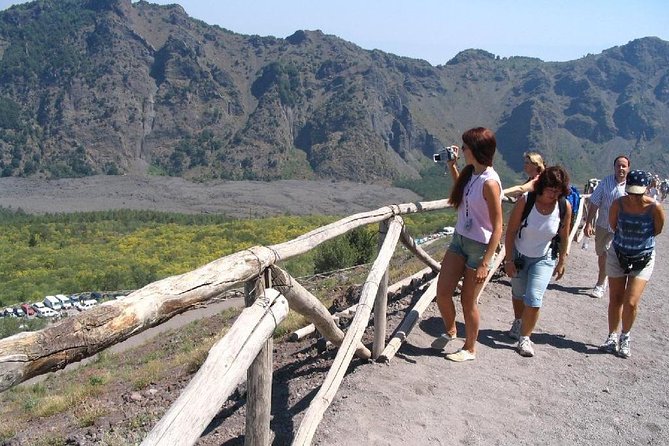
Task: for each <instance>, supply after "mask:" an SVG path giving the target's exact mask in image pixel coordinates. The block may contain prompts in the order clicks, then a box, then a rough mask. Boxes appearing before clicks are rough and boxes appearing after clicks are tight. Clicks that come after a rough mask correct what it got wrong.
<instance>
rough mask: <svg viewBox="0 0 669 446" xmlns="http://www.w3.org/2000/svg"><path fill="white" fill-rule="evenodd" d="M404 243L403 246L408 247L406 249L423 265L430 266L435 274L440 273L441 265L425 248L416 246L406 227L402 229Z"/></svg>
mask: <svg viewBox="0 0 669 446" xmlns="http://www.w3.org/2000/svg"><path fill="white" fill-rule="evenodd" d="M400 240H401V241H402V244H403V245H404V246H406V248H407V249H408V250H409V251H411V252H412V253H413V255H415V256H416V257H418V259H420V260H421V261H422V262H423V263H425V264H426V265H427V266H429V267H430V268H431V269H432V271H434V272H435V273H438V272H439V271H440V270H441V264H440V263H439V262H437V261H436V260H434V259H433V258H432V257H430V255H429V254H428V253H427V252H425V250H424V249H423V248H421V247H420V246H418V245H416V241H415V240H414V239H413V237H411V235H410V234H409V232H408V231H407V230H406V226H405V227H404V228H403V229H402V236H401V238H400Z"/></svg>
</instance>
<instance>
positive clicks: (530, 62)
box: [0, 0, 669, 183]
mask: <svg viewBox="0 0 669 446" xmlns="http://www.w3.org/2000/svg"><path fill="white" fill-rule="evenodd" d="M667 67H669V43H668V42H665V41H662V40H660V39H657V38H644V39H639V40H635V41H632V42H630V43H628V44H627V45H624V46H620V47H615V48H611V49H609V50H606V51H604V52H603V53H601V54H598V55H588V56H586V57H584V58H582V59H579V60H576V61H571V62H564V63H546V62H543V61H541V60H539V59H532V58H524V57H512V58H499V57H496V56H494V55H493V54H490V53H488V52H485V51H482V50H465V51H463V52H461V53H460V54H458V55H457V56H456V57H454V58H453V59H452V60H450V61H449V62H448V63H447V64H445V65H442V66H437V67H434V66H431V65H430V64H429V63H427V62H425V61H421V60H415V59H409V58H403V57H398V56H394V55H392V54H387V53H384V52H381V51H378V50H375V51H367V50H363V49H361V48H359V47H357V46H356V45H354V44H352V43H350V42H346V41H344V40H342V39H339V38H337V37H335V36H329V35H325V34H323V33H321V32H320V31H297V32H296V33H295V34H293V35H292V36H289V37H287V38H286V39H277V38H273V37H259V36H245V35H240V34H236V33H233V32H231V31H228V30H225V29H222V28H220V27H218V26H210V25H207V24H205V23H204V22H201V21H198V20H194V19H192V18H190V17H188V16H187V14H186V13H185V12H184V10H183V8H181V7H180V6H178V5H170V6H159V5H153V4H150V3H147V2H144V1H140V2H138V3H134V4H133V3H131V2H130V0H61V1H57V2H56V1H51V0H38V1H36V2H32V3H27V4H23V5H18V6H14V7H12V8H10V9H9V10H6V11H4V12H2V13H0V171H1V174H2V175H3V176H31V175H39V176H47V177H62V176H81V175H91V174H96V173H109V174H119V173H125V172H135V173H136V172H146V171H147V169H151V170H152V171H159V172H160V171H162V172H166V173H168V174H170V175H177V176H184V177H186V178H199V179H207V178H228V179H279V178H300V179H309V178H333V179H348V180H354V181H361V182H382V183H388V182H390V181H393V180H397V179H400V178H414V179H415V178H418V177H419V176H420V175H421V172H424V170H425V168H426V167H429V166H430V164H431V161H430V157H431V154H432V153H433V152H434V151H435V150H438V148H439V147H440V146H442V145H448V144H451V143H457V142H459V140H460V134H461V133H462V132H463V131H464V130H466V129H467V128H470V127H473V126H478V125H483V126H488V127H491V128H493V129H495V131H496V132H497V135H498V144H499V149H500V158H499V161H500V168H501V170H502V171H503V172H504V174H505V175H506V176H507V177H508V176H513V175H514V174H513V172H511V171H509V170H508V168H507V167H506V165H508V167H509V168H510V169H512V170H515V171H520V169H521V162H522V159H521V154H522V152H524V151H526V150H528V149H530V148H531V149H537V150H540V151H541V152H543V153H544V154H545V155H546V156H547V158H548V159H549V161H550V162H552V163H557V162H559V163H563V164H565V165H567V166H568V167H569V168H570V169H571V171H572V174H573V175H574V176H575V177H576V178H578V179H584V178H586V177H588V176H598V175H599V174H600V172H599V171H600V168H601V166H602V165H603V164H602V162H603V163H604V164H606V163H609V162H610V161H612V159H613V157H614V156H615V155H617V154H618V153H626V154H627V153H630V152H632V154H633V158H634V165H635V166H637V167H643V168H647V169H651V168H652V169H653V170H654V171H658V172H662V171H666V170H667V167H668V166H669V154H668V153H667V151H666V149H665V147H666V146H667V143H668V142H669V130H667V125H666V124H667V122H669V119H668V117H669V70H668V68H667Z"/></svg>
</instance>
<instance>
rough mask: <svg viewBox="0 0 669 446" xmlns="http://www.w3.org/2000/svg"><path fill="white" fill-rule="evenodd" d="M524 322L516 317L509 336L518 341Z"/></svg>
mask: <svg viewBox="0 0 669 446" xmlns="http://www.w3.org/2000/svg"><path fill="white" fill-rule="evenodd" d="M522 322H523V321H521V320H520V319H514V321H513V324H511V329H509V337H510V338H511V339H515V340H516V341H517V340H518V339H520V326H521V325H522Z"/></svg>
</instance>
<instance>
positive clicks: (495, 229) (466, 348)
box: [432, 127, 502, 362]
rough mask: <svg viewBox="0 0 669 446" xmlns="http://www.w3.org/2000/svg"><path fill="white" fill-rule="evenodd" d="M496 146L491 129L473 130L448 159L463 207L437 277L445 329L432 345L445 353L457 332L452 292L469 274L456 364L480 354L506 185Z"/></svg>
mask: <svg viewBox="0 0 669 446" xmlns="http://www.w3.org/2000/svg"><path fill="white" fill-rule="evenodd" d="M496 148H497V142H496V139H495V134H494V133H493V132H492V131H491V130H489V129H486V128H483V127H477V128H473V129H470V130H467V131H466V132H465V133H464V134H463V135H462V148H457V147H456V148H455V152H456V159H454V160H452V161H448V163H447V168H448V170H449V171H450V173H451V175H452V177H453V182H454V185H453V190H452V191H451V195H450V197H449V200H450V203H451V205H452V206H453V207H455V208H456V209H457V210H458V219H457V223H456V226H455V233H454V234H453V239H452V241H451V244H450V246H449V247H448V249H447V251H446V254H445V255H444V258H443V260H442V261H441V273H440V274H439V279H438V281H437V296H436V300H437V306H438V307H439V312H440V313H441V317H442V319H443V321H444V325H445V328H446V333H444V334H443V335H442V336H440V337H439V338H437V339H435V340H434V342H433V343H432V348H434V349H437V350H439V351H442V350H443V349H444V348H445V347H446V345H447V344H448V342H449V341H450V340H451V339H453V338H455V337H456V335H457V330H456V325H455V304H454V303H453V294H454V293H455V288H456V287H457V285H458V282H459V281H460V279H461V278H463V277H464V278H463V281H462V289H461V294H460V300H461V303H462V312H463V314H464V319H465V343H464V345H463V347H462V348H461V349H460V350H458V351H456V352H454V353H450V354H447V355H446V358H447V359H450V360H451V361H456V362H462V361H471V360H473V359H475V358H476V340H477V338H478V332H479V319H480V315H479V310H478V304H477V302H476V295H477V294H478V292H479V290H480V289H481V287H482V286H483V282H484V281H485V279H486V277H487V275H488V270H489V268H490V263H491V261H492V257H493V255H494V254H495V250H496V249H497V246H498V245H499V241H500V239H501V237H502V183H501V181H500V179H499V176H498V175H497V172H495V170H494V169H493V167H492V162H493V157H494V155H495V151H496ZM460 153H462V155H463V156H464V158H465V162H466V164H467V165H466V166H465V168H464V169H463V170H462V173H459V172H458V168H457V165H456V164H457V159H458V158H459V155H460Z"/></svg>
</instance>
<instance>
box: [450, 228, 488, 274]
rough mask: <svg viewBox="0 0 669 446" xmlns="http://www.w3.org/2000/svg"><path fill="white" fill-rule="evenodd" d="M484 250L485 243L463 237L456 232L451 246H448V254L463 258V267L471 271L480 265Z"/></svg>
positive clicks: (485, 247) (486, 247) (486, 246)
mask: <svg viewBox="0 0 669 446" xmlns="http://www.w3.org/2000/svg"><path fill="white" fill-rule="evenodd" d="M486 249H488V245H487V244H486V243H481V242H477V241H476V240H472V239H470V238H467V237H463V236H461V235H460V234H458V233H457V232H455V233H454V234H453V239H452V240H451V244H450V245H449V246H448V250H449V251H450V252H452V253H455V254H457V255H459V256H460V257H464V258H465V265H467V267H468V268H471V269H476V268H478V267H479V265H481V262H483V255H484V254H485V251H486Z"/></svg>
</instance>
